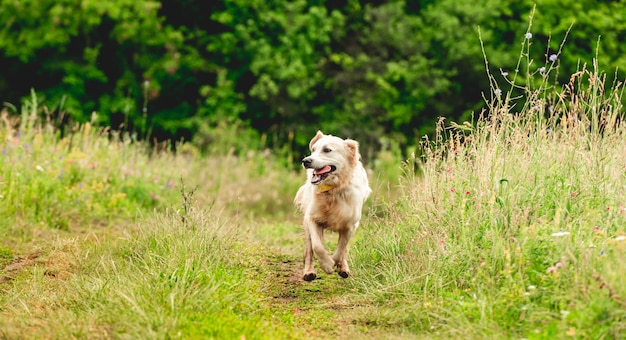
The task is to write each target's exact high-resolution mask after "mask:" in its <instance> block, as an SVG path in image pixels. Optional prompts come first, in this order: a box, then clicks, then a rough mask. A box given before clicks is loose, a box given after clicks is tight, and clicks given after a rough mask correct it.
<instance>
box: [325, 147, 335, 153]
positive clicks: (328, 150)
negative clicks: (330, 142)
mask: <svg viewBox="0 0 626 340" xmlns="http://www.w3.org/2000/svg"><path fill="white" fill-rule="evenodd" d="M331 151H333V150H331V149H329V148H324V152H325V153H329V152H331Z"/></svg>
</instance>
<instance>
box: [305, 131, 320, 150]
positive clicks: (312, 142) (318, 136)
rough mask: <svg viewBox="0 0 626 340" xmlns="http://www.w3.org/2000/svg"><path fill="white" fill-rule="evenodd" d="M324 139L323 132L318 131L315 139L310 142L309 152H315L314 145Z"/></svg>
mask: <svg viewBox="0 0 626 340" xmlns="http://www.w3.org/2000/svg"><path fill="white" fill-rule="evenodd" d="M322 137H324V134H323V133H322V131H320V130H317V133H316V134H315V137H313V139H311V141H310V142H309V150H311V151H313V144H315V142H317V141H318V140H319V139H320V138H322Z"/></svg>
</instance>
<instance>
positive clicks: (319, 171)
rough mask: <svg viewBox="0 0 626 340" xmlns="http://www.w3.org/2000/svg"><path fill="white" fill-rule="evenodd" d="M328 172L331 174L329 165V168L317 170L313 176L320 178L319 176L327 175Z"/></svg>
mask: <svg viewBox="0 0 626 340" xmlns="http://www.w3.org/2000/svg"><path fill="white" fill-rule="evenodd" d="M327 172H330V165H327V166H325V167H323V168H321V169H316V170H315V171H314V172H313V174H315V175H316V176H319V175H323V174H325V173H327Z"/></svg>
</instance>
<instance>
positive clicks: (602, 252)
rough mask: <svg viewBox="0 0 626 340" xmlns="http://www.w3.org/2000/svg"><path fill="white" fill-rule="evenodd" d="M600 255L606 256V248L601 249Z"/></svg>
mask: <svg viewBox="0 0 626 340" xmlns="http://www.w3.org/2000/svg"><path fill="white" fill-rule="evenodd" d="M600 256H604V248H602V249H600Z"/></svg>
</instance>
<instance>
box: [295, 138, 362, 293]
mask: <svg viewBox="0 0 626 340" xmlns="http://www.w3.org/2000/svg"><path fill="white" fill-rule="evenodd" d="M309 149H310V150H311V155H310V156H308V157H306V158H304V159H303V160H302V165H303V166H304V167H305V168H306V169H307V182H306V183H305V184H304V185H303V186H301V187H300V189H299V190H298V193H297V194H296V197H295V199H294V203H295V204H296V206H297V207H298V208H299V209H300V211H301V212H302V213H303V214H304V221H303V225H304V240H305V247H304V275H303V278H304V280H305V281H312V280H315V278H316V277H317V276H316V274H315V270H314V269H313V254H315V255H316V256H317V258H318V260H319V262H320V266H321V267H322V269H323V270H324V271H325V272H326V273H328V274H330V273H332V272H333V271H334V268H335V267H337V273H338V274H339V276H341V277H343V278H347V277H348V276H349V275H350V269H349V268H348V242H349V241H350V238H351V237H352V235H354V232H355V231H356V229H357V227H358V226H359V221H360V220H361V209H362V207H363V203H364V202H365V200H366V199H367V197H368V196H369V194H370V193H371V192H372V190H371V189H370V187H369V183H368V180H367V173H366V172H365V168H363V164H361V154H360V153H359V144H358V143H357V142H356V141H354V140H351V139H346V140H344V139H341V138H339V137H335V136H331V135H324V134H323V133H322V132H321V131H318V132H317V134H316V135H315V137H313V139H311V142H310V143H309ZM325 229H328V230H332V231H335V232H337V233H339V240H338V242H337V249H336V250H335V253H334V254H333V255H332V256H331V255H330V254H329V253H328V252H327V251H326V249H325V247H324V230H325Z"/></svg>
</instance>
